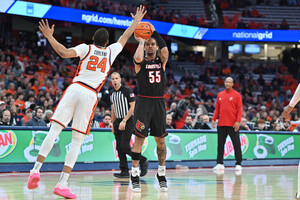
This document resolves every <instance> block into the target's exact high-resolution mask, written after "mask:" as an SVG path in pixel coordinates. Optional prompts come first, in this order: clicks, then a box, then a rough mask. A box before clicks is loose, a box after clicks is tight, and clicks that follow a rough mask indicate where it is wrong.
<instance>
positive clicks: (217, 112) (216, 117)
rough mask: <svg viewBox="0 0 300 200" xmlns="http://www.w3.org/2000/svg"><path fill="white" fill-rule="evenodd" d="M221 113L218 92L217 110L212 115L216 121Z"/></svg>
mask: <svg viewBox="0 0 300 200" xmlns="http://www.w3.org/2000/svg"><path fill="white" fill-rule="evenodd" d="M219 113H220V106H219V94H218V96H217V102H216V108H215V112H214V115H213V117H212V120H214V121H216V120H217V119H218V117H219Z"/></svg>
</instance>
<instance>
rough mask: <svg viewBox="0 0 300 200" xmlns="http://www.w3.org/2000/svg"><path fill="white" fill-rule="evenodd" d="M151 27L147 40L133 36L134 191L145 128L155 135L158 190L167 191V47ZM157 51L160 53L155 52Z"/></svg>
mask: <svg viewBox="0 0 300 200" xmlns="http://www.w3.org/2000/svg"><path fill="white" fill-rule="evenodd" d="M149 26H150V27H151V30H152V33H153V34H152V37H151V38H150V39H148V40H145V39H142V38H140V37H135V38H136V40H137V41H138V42H139V46H138V48H137V49H136V51H135V54H134V57H133V61H134V66H135V72H136V74H137V83H138V97H137V100H136V104H135V109H134V134H135V136H136V137H135V141H134V145H133V148H132V156H131V157H132V174H131V177H130V179H131V184H132V189H133V191H134V192H140V191H141V186H140V179H139V177H140V172H139V162H140V158H141V150H142V146H143V143H144V140H145V138H146V137H148V130H149V128H150V135H151V136H154V139H155V142H156V144H157V157H158V164H159V165H158V173H157V174H156V175H155V177H156V179H157V180H158V182H159V187H160V190H161V191H167V190H168V187H167V180H166V177H165V176H166V155H167V150H166V144H165V137H166V136H167V135H168V133H167V132H166V109H165V99H164V88H165V84H164V80H165V69H166V64H167V62H168V57H169V50H168V47H167V45H166V43H165V41H164V40H163V39H162V38H161V36H160V35H159V33H158V32H157V31H155V28H154V26H153V25H152V24H150V23H149ZM158 50H160V54H158V53H157V51H158Z"/></svg>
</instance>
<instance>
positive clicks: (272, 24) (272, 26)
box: [268, 20, 277, 30]
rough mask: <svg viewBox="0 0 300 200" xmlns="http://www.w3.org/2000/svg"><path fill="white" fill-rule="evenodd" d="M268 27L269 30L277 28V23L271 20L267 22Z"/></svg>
mask: <svg viewBox="0 0 300 200" xmlns="http://www.w3.org/2000/svg"><path fill="white" fill-rule="evenodd" d="M268 29H271V30H275V29H277V25H276V24H275V22H274V21H273V20H272V21H271V23H270V24H269V26H268Z"/></svg>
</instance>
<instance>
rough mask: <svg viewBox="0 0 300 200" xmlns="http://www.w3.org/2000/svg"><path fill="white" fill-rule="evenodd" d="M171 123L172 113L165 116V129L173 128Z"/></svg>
mask: <svg viewBox="0 0 300 200" xmlns="http://www.w3.org/2000/svg"><path fill="white" fill-rule="evenodd" d="M172 123H173V119H172V115H167V116H166V129H174V127H173V125H172Z"/></svg>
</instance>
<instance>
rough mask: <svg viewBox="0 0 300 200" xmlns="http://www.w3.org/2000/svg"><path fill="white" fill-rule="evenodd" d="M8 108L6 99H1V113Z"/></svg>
mask: <svg viewBox="0 0 300 200" xmlns="http://www.w3.org/2000/svg"><path fill="white" fill-rule="evenodd" d="M5 108H6V103H5V102H4V101H0V113H2V111H3V110H4V109H5Z"/></svg>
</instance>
